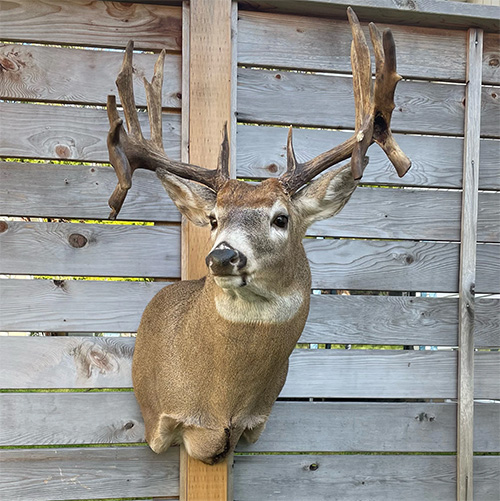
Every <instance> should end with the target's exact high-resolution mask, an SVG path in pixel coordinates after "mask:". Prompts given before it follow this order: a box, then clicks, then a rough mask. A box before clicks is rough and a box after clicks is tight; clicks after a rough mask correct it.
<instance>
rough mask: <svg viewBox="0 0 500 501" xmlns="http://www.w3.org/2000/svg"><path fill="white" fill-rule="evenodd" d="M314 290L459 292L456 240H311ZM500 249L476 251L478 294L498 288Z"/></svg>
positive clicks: (485, 247)
mask: <svg viewBox="0 0 500 501" xmlns="http://www.w3.org/2000/svg"><path fill="white" fill-rule="evenodd" d="M304 246H305V248H306V251H307V255H308V258H309V263H310V266H311V271H312V278H313V288H315V289H353V290H384V291H389V290H406V291H421V292H456V291H457V290H458V253H459V248H458V247H459V246H458V244H454V243H438V242H404V241H382V240H379V241H365V240H327V239H325V240H312V239H306V240H305V241H304ZM499 254H500V247H499V246H498V245H495V244H481V245H478V249H477V282H476V292H478V293H480V292H484V293H489V292H498V291H499V290H500V284H499V280H498V277H499V276H500V260H499Z"/></svg>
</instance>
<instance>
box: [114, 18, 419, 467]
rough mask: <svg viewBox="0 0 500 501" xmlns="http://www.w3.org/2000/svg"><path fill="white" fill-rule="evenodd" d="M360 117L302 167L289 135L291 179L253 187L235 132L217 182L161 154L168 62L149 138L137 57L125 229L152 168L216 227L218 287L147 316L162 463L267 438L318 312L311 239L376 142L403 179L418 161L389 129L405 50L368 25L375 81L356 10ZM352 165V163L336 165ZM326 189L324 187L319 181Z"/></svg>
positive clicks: (146, 368) (125, 82) (122, 181)
mask: <svg viewBox="0 0 500 501" xmlns="http://www.w3.org/2000/svg"><path fill="white" fill-rule="evenodd" d="M347 12H348V17H349V22H350V24H351V28H352V34H353V43H352V49H351V60H352V70H353V87H354V101H355V107H356V115H355V117H356V118H355V133H354V135H353V136H352V137H351V138H350V139H348V140H347V141H345V142H344V143H342V144H341V145H339V146H336V147H335V148H333V149H331V150H329V151H327V152H325V153H322V154H320V155H318V156H317V157H316V158H313V159H312V160H309V161H307V162H305V163H299V162H298V161H297V159H296V157H295V154H294V150H293V146H292V130H291V129H290V132H289V135H288V145H287V164H288V165H287V170H286V172H285V173H284V174H283V175H282V176H281V177H279V178H278V179H266V180H265V181H263V182H262V183H260V184H257V185H253V184H252V185H251V184H247V183H245V182H242V181H237V180H235V179H229V169H228V163H229V160H228V156H229V153H228V152H229V146H228V139H227V132H226V131H224V134H223V141H222V147H221V152H220V157H219V166H218V169H217V170H207V169H204V168H202V167H200V166H197V165H190V164H187V163H182V162H176V161H173V160H171V159H169V158H167V156H166V155H165V153H164V150H163V145H162V121H161V88H162V81H163V60H164V56H165V52H162V53H161V54H160V56H159V58H158V62H157V63H156V66H155V71H154V77H153V79H152V81H151V83H149V82H147V81H146V80H145V82H144V84H145V87H146V94H147V102H148V113H149V121H150V126H151V139H150V140H148V139H145V138H144V137H143V135H142V132H141V128H140V125H139V120H138V118H137V112H136V108H135V102H134V93H133V85H132V50H133V45H132V43H131V42H130V43H129V44H128V46H127V50H126V53H125V57H124V61H123V66H122V68H121V71H120V73H119V75H118V78H117V81H116V84H117V87H118V92H119V94H120V99H121V103H122V105H123V110H124V113H125V118H126V121H127V129H128V132H126V131H125V129H124V127H123V124H122V120H121V118H119V116H118V111H117V108H116V102H115V97H114V96H109V97H108V116H109V121H110V125H111V127H110V131H109V134H108V148H109V154H110V160H111V163H112V164H113V167H114V168H115V171H116V174H117V176H118V179H119V184H118V186H117V187H116V189H115V191H114V193H113V195H112V196H111V198H110V202H109V204H110V207H111V208H112V212H111V215H110V217H111V218H113V219H114V218H115V217H116V216H117V214H118V212H119V210H120V208H121V206H122V204H123V202H124V199H125V196H126V193H127V190H128V189H129V188H130V186H131V182H132V174H133V172H134V170H135V169H139V168H143V169H148V170H153V171H155V172H156V174H157V176H158V177H159V178H160V180H161V182H162V183H163V185H164V187H165V189H166V190H167V192H168V194H169V195H170V197H171V198H172V200H173V201H174V203H175V204H176V205H177V207H178V208H179V210H180V211H181V213H182V214H183V215H184V216H186V217H187V218H188V219H189V220H190V221H192V222H193V223H194V224H196V225H200V226H203V225H210V227H211V235H212V249H211V251H210V253H209V254H208V256H207V257H206V263H207V276H206V277H205V278H202V279H201V280H195V281H181V282H178V283H175V284H173V285H170V286H167V287H165V288H164V289H163V290H161V291H160V292H159V293H158V294H157V295H156V296H155V297H154V298H153V300H152V301H151V302H150V303H149V305H148V306H147V308H146V310H145V312H144V314H143V317H142V320H141V324H140V327H139V330H138V334H137V342H136V348H135V354H134V360H133V382H134V389H135V393H136V397H137V400H138V402H139V404H140V407H141V411H142V414H143V417H144V421H145V425H146V439H147V441H148V443H149V445H150V447H151V448H152V449H153V450H154V451H155V452H162V451H164V450H166V449H167V448H168V447H169V446H170V445H172V444H180V443H184V445H185V447H186V450H187V452H188V454H190V455H191V456H193V457H194V458H197V459H200V460H201V461H204V462H206V463H209V464H214V463H217V462H218V461H220V460H222V459H223V458H225V457H226V456H227V455H228V454H229V453H231V452H232V451H233V449H234V447H235V446H236V444H237V442H238V440H239V439H240V437H241V436H243V438H245V439H246V440H248V441H250V442H253V441H255V440H257V438H258V437H259V435H260V434H261V432H262V430H263V429H264V426H265V423H266V420H267V418H268V416H269V413H270V411H271V407H272V405H273V403H274V401H275V400H276V398H277V397H278V395H279V393H280V391H281V388H282V386H283V384H284V382H285V379H286V375H287V371H288V357H289V356H290V354H291V352H292V350H293V349H294V347H295V344H296V343H297V340H298V339H299V336H300V334H301V332H302V329H303V327H304V324H305V321H306V318H307V315H308V311H309V297H310V292H311V291H310V289H311V274H310V270H309V265H308V261H307V258H306V254H305V251H304V248H303V246H302V239H303V237H304V235H305V232H306V230H307V228H308V227H309V225H311V224H312V223H313V222H315V221H317V220H320V219H324V218H329V217H332V216H334V215H335V214H337V213H338V212H339V211H340V210H341V209H342V207H343V206H344V205H345V203H346V202H347V201H348V200H349V198H350V196H351V194H352V193H353V191H354V189H355V188H356V185H357V183H358V180H359V179H360V178H361V176H362V174H363V170H364V168H365V166H366V164H367V159H366V158H365V153H366V150H367V149H368V147H369V146H370V145H371V144H372V143H373V142H376V143H378V144H379V145H380V146H381V147H382V149H383V150H384V151H385V152H386V154H387V156H388V157H389V159H390V160H391V162H392V163H393V165H394V166H395V168H396V169H397V171H398V173H399V175H400V176H402V175H404V174H405V172H406V171H407V170H408V168H409V167H410V161H409V160H408V158H407V157H406V156H405V154H404V153H403V152H402V151H401V150H400V148H399V147H398V145H397V144H396V142H395V140H394V138H393V136H392V133H391V130H390V121H391V114H392V110H393V108H394V91H395V87H396V84H397V82H398V81H399V80H400V78H401V77H400V76H399V75H398V74H397V73H396V53H395V45H394V40H393V38H392V34H391V32H390V31H389V30H386V31H385V32H384V33H383V34H381V33H380V32H379V30H378V29H377V28H376V27H375V25H374V24H370V35H371V40H372V44H373V48H374V51H375V62H376V72H375V81H374V84H373V82H372V69H371V63H370V52H369V49H368V45H367V43H366V40H365V37H364V35H363V32H362V30H361V27H360V24H359V21H358V19H357V17H356V15H355V14H354V12H353V11H352V10H351V9H350V8H349V9H348V11H347ZM349 157H350V158H351V162H350V165H349V164H348V165H346V166H344V167H340V168H339V169H337V170H333V171H329V172H327V173H325V174H323V175H322V176H320V177H319V178H317V179H314V178H315V177H316V176H317V175H318V174H320V173H321V172H323V171H324V170H326V169H328V168H329V167H331V166H333V165H335V164H337V163H338V162H341V161H343V160H346V159H348V158H349ZM313 179H314V180H313Z"/></svg>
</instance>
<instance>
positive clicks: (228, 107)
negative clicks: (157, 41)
mask: <svg viewBox="0 0 500 501" xmlns="http://www.w3.org/2000/svg"><path fill="white" fill-rule="evenodd" d="M235 5H236V4H235ZM233 22H234V14H233V7H232V4H231V0H210V1H206V0H191V2H190V4H189V6H188V5H187V4H185V5H184V9H183V39H184V42H183V93H182V94H183V117H182V118H183V145H186V144H187V145H189V146H188V150H189V153H188V154H187V151H186V148H185V147H183V160H184V161H188V160H189V161H190V162H192V163H194V164H197V165H201V166H203V167H206V168H209V169H215V168H216V167H217V160H218V155H219V150H220V144H221V142H222V131H223V127H224V124H225V123H227V125H228V131H229V134H230V137H232V136H233V134H234V130H231V129H232V128H234V125H233V116H234V113H233V109H232V108H233V107H232V104H233V95H234V94H233V92H232V91H233V87H234V82H233V70H234V64H233V54H232V48H233V46H232V36H231V35H232V23H233ZM187 102H188V103H189V105H187ZM186 136H188V138H186ZM186 139H187V141H186ZM187 157H189V158H187ZM232 158H234V157H232ZM233 167H234V166H233ZM209 249H210V232H209V230H208V229H207V228H200V227H197V226H194V225H192V224H191V223H190V222H188V221H186V220H183V223H182V256H183V257H182V278H183V279H187V280H189V279H197V278H200V277H202V276H204V275H205V274H206V265H205V256H206V255H207V253H208V251H209ZM231 468H232V459H230V460H226V461H225V462H223V463H221V464H218V465H215V466H208V465H206V464H204V463H202V462H200V461H197V460H195V459H192V458H191V457H189V456H188V454H187V453H186V451H185V450H184V448H183V447H181V458H180V499H181V501H218V500H220V501H229V500H230V499H232V482H231Z"/></svg>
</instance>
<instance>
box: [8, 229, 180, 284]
mask: <svg viewBox="0 0 500 501" xmlns="http://www.w3.org/2000/svg"><path fill="white" fill-rule="evenodd" d="M7 225H8V227H7V230H6V231H4V232H3V233H0V246H1V248H2V252H1V254H0V273H5V274H28V275H76V276H107V277H110V276H125V277H179V276H180V228H179V227H178V226H162V227H158V226H135V225H133V226H131V225H102V224H81V223H27V222H22V221H9V222H8V223H7Z"/></svg>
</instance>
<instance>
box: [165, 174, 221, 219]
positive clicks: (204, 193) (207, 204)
mask: <svg viewBox="0 0 500 501" xmlns="http://www.w3.org/2000/svg"><path fill="white" fill-rule="evenodd" d="M156 175H157V176H158V177H159V179H160V180H161V182H162V184H163V187H164V188H165V190H167V193H168V194H169V196H170V198H171V199H172V201H173V202H174V204H175V205H176V206H177V208H178V209H179V210H180V212H181V213H182V214H183V215H184V216H186V217H187V218H188V219H189V220H190V221H191V222H192V223H193V224H195V225H196V226H205V225H207V224H208V221H209V219H208V218H209V216H210V213H211V212H212V210H213V208H214V207H215V202H216V199H217V195H216V193H215V192H213V191H212V190H210V189H209V188H206V187H205V186H202V185H201V184H198V183H194V182H191V181H185V180H184V179H182V178H180V177H179V176H175V175H174V174H170V173H169V172H168V171H167V170H166V169H162V168H161V167H159V168H158V169H156Z"/></svg>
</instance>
